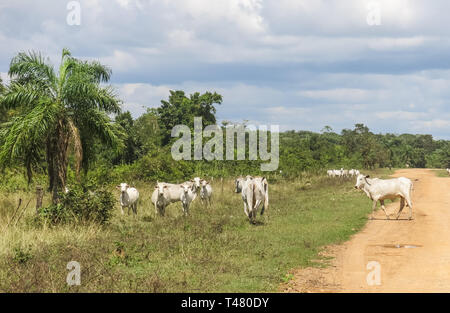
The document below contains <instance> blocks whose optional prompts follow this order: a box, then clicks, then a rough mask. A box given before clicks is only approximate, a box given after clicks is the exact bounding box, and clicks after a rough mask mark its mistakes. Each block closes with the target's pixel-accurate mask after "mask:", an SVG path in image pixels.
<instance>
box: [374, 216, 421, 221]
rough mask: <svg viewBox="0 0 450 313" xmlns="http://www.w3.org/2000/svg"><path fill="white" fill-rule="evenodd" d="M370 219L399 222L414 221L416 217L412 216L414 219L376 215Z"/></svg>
mask: <svg viewBox="0 0 450 313" xmlns="http://www.w3.org/2000/svg"><path fill="white" fill-rule="evenodd" d="M369 220H371V221H393V222H396V221H397V222H400V221H413V220H414V218H412V219H409V218H398V219H397V218H385V217H383V218H380V217H374V218H371V219H369Z"/></svg>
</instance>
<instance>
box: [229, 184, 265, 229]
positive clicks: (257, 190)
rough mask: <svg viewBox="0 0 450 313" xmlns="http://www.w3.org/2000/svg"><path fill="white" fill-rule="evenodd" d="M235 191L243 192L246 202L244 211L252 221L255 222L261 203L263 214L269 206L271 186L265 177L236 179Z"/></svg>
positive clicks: (243, 199) (243, 198)
mask: <svg viewBox="0 0 450 313" xmlns="http://www.w3.org/2000/svg"><path fill="white" fill-rule="evenodd" d="M235 187H236V188H235V192H236V193H241V195H242V201H243V202H244V213H245V215H247V217H248V218H249V221H250V223H253V224H254V223H255V219H256V213H257V210H258V208H259V206H260V205H261V204H263V207H262V209H261V215H262V214H263V213H264V211H265V209H267V208H268V207H269V188H268V183H267V179H266V178H265V177H252V176H246V177H245V178H242V177H239V178H237V179H236V180H235Z"/></svg>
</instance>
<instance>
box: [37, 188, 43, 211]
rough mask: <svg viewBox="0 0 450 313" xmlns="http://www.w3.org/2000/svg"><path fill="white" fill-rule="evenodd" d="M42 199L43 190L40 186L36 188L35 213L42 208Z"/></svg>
mask: <svg viewBox="0 0 450 313" xmlns="http://www.w3.org/2000/svg"><path fill="white" fill-rule="evenodd" d="M43 197H44V189H43V188H42V187H41V186H37V187H36V213H37V212H38V210H39V209H40V208H42V198H43Z"/></svg>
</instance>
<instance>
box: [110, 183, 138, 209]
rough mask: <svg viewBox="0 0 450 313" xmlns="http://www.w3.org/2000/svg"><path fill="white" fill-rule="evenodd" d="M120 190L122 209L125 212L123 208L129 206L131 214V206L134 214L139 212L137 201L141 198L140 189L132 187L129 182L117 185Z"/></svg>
mask: <svg viewBox="0 0 450 313" xmlns="http://www.w3.org/2000/svg"><path fill="white" fill-rule="evenodd" d="M116 188H117V189H119V190H120V209H121V211H122V215H123V214H124V213H123V208H124V207H127V208H128V214H130V207H131V208H132V210H133V213H134V214H137V201H138V199H139V191H137V189H136V188H133V187H130V186H129V185H128V184H127V183H121V184H120V185H118V186H116Z"/></svg>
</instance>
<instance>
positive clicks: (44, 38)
mask: <svg viewBox="0 0 450 313" xmlns="http://www.w3.org/2000/svg"><path fill="white" fill-rule="evenodd" d="M69 2H70V1H64V0H54V1H50V0H27V1H25V0H15V1H9V0H0V73H1V76H2V78H3V80H7V74H6V73H7V71H8V65H9V62H10V60H11V58H12V57H13V56H14V55H15V54H16V53H17V52H19V51H24V50H31V49H34V50H39V51H42V52H43V53H44V54H46V55H48V56H49V58H50V60H51V62H52V63H54V64H58V61H59V58H60V56H59V55H60V52H61V49H62V48H63V47H67V48H69V49H70V50H71V51H72V53H73V55H75V56H76V57H79V58H84V59H98V60H100V61H101V62H103V63H104V64H106V65H108V66H110V67H111V68H112V70H113V77H112V81H111V82H112V84H113V85H114V86H115V87H116V88H117V92H118V94H119V95H120V97H121V99H123V101H124V105H123V109H124V110H129V111H131V112H132V114H133V116H134V117H137V116H139V115H140V114H142V113H143V112H145V111H146V108H148V107H156V106H158V105H159V103H160V100H161V99H166V98H167V96H168V91H169V90H171V89H182V90H185V91H186V92H188V93H192V92H195V91H200V92H205V91H217V92H218V93H220V94H222V95H223V97H224V101H223V104H222V105H220V106H219V107H218V118H219V120H224V119H226V120H232V121H236V122H239V121H242V120H249V121H250V122H252V123H255V124H278V125H280V128H281V129H282V130H286V129H297V130H299V129H307V130H313V131H320V130H321V129H322V128H323V127H324V126H325V125H329V126H331V127H332V128H333V129H334V130H335V131H340V130H341V129H342V128H351V127H353V125H354V124H355V123H365V124H366V125H368V126H369V128H370V129H372V130H373V131H375V132H383V133H385V132H393V133H403V132H409V133H427V134H433V135H434V136H435V137H436V138H446V139H450V105H449V104H450V88H449V86H450V27H449V26H450V22H448V20H449V17H448V14H449V13H448V12H450V2H449V1H445V0H433V1H423V0H416V1H412V0H383V1H382V0H378V1H365V0H79V1H78V3H79V4H80V13H81V21H80V25H69V24H68V22H67V17H68V14H71V13H73V12H74V10H73V9H68V8H67V5H68V3H69ZM377 8H378V9H377ZM377 12H379V17H380V20H379V21H380V22H381V24H380V25H373V24H377V23H376V22H377V16H378V13H377ZM70 16H71V17H73V15H70ZM370 24H372V25H370Z"/></svg>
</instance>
